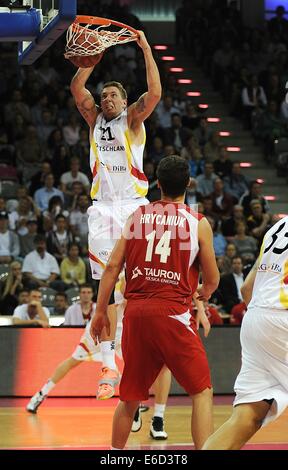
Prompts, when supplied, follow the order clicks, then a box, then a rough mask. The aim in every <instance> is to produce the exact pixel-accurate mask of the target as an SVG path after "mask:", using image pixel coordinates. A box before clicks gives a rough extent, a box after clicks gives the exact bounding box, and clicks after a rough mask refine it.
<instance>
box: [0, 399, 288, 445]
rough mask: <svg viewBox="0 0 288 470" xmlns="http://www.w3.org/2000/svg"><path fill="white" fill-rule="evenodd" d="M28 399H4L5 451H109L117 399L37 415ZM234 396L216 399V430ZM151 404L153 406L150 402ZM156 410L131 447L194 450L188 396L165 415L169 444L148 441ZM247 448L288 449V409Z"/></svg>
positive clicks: (0, 420)
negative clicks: (26, 406)
mask: <svg viewBox="0 0 288 470" xmlns="http://www.w3.org/2000/svg"><path fill="white" fill-rule="evenodd" d="M27 401H28V400H27V399H24V398H21V399H11V398H9V399H4V398H1V399H0V449H23V450H24V449H27V450H28V449H29V450H30V449H31V450H33V449H35V450H41V449H43V450H50V449H51V450H56V449H59V450H85V449H86V450H93V449H95V450H97V449H99V450H100V449H103V450H104V449H109V446H110V435H111V423H112V416H113V412H114V409H115V406H116V404H117V399H116V398H114V399H111V400H107V401H105V402H97V401H96V399H93V398H48V399H47V400H46V402H45V403H44V404H43V405H42V406H41V407H40V408H39V411H38V414H37V415H31V414H30V413H27V411H26V410H25V405H26V404H27ZM231 402H232V399H231V397H222V398H221V397H216V398H215V406H214V423H215V429H216V428H218V427H219V426H220V425H221V424H222V423H223V422H224V421H225V420H226V419H227V417H228V416H230V412H231V404H230V403H231ZM148 404H149V405H152V401H151V400H150V401H149V403H148ZM151 416H152V408H150V409H149V410H148V411H147V412H145V413H142V423H143V424H142V428H141V430H140V431H139V432H137V433H131V435H130V438H129V441H128V446H127V448H129V449H135V450H136V449H150V450H151V449H152V450H153V449H155V450H156V449H162V450H165V449H167V450H168V449H193V445H192V443H191V437H190V417H191V407H190V406H189V398H188V397H171V398H169V402H168V407H167V411H166V415H165V428H166V431H167V433H168V439H167V441H155V440H153V439H151V438H150V437H149V426H150V421H151ZM246 448H247V449H249V448H250V449H259V450H264V449H275V450H276V449H277V450H278V449H288V410H286V412H285V413H284V414H283V415H282V416H281V417H280V418H279V419H278V420H277V421H276V422H274V423H272V424H270V425H269V426H268V427H265V428H263V429H262V430H260V431H259V432H258V433H257V434H256V435H255V436H254V437H253V439H251V441H250V442H249V444H248V445H247V447H246Z"/></svg>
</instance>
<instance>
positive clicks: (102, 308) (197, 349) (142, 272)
mask: <svg viewBox="0 0 288 470" xmlns="http://www.w3.org/2000/svg"><path fill="white" fill-rule="evenodd" d="M157 176H158V182H159V185H160V188H161V192H162V200H161V201H157V202H155V203H152V204H149V205H148V206H142V207H140V208H139V209H138V210H137V211H136V212H135V213H134V214H132V215H131V217H130V218H129V220H128V222H127V224H126V225H125V229H124V232H123V235H122V237H121V239H120V240H119V241H118V242H117V244H116V246H115V248H114V250H113V252H112V255H111V257H110V259H109V262H108V264H107V266H106V269H105V271H104V274H103V276H102V279H101V282H100V287H99V294H98V301H97V308H96V313H95V315H94V317H93V319H92V322H91V336H92V337H93V338H94V340H95V341H97V340H98V339H99V338H100V335H101V331H102V329H103V327H106V328H107V327H108V328H109V318H108V315H107V306H108V302H109V297H110V295H111V292H112V290H113V288H114V285H115V282H116V280H117V278H118V275H119V272H120V271H121V270H122V268H123V265H124V263H126V279H127V284H126V290H125V298H126V299H127V306H126V308H125V312H124V320H123V333H122V353H123V358H124V363H125V365H124V371H123V375H122V379H121V383H120V402H119V404H118V406H117V409H116V411H115V414H114V420H113V433H112V449H123V448H124V446H125V444H126V442H127V439H128V436H129V433H130V430H131V425H132V421H133V417H134V413H135V410H136V409H137V406H138V405H139V402H140V401H142V400H147V399H148V397H149V388H150V387H151V385H152V384H153V382H154V380H155V379H156V377H157V375H158V374H159V372H160V370H161V368H162V367H163V365H164V364H166V365H167V367H168V368H169V369H170V370H171V372H172V374H173V375H174V377H175V378H176V380H177V381H178V382H179V383H180V384H181V385H182V386H183V388H184V389H185V390H186V391H187V393H188V394H189V395H191V396H192V402H193V412H192V421H191V431H192V436H193V440H194V443H195V447H196V448H197V449H199V448H201V446H202V445H203V443H204V442H205V440H206V439H207V437H208V436H209V435H210V434H211V433H212V429H213V426H212V387H211V381H210V372H209V367H208V362H207V357H206V353H205V351H204V347H203V345H202V342H201V340H200V337H199V335H198V333H197V329H196V326H195V321H193V319H192V317H191V313H190V312H191V297H192V291H191V279H190V268H191V266H192V264H193V262H194V260H195V258H196V256H198V259H199V262H200V265H201V269H202V280H203V284H202V287H201V288H200V289H199V297H198V298H199V299H200V300H207V299H208V298H209V297H210V295H211V294H212V292H214V290H215V289H216V287H217V285H218V282H219V272H218V269H217V266H216V261H215V254H214V250H213V237H212V230H211V228H210V226H209V224H208V222H207V220H206V219H205V218H204V217H202V216H201V215H199V214H197V213H195V212H193V211H192V210H191V209H190V208H188V207H187V206H186V205H185V204H184V194H185V190H186V187H187V185H188V182H189V166H188V163H187V162H186V161H185V160H184V159H183V158H181V157H178V156H169V157H166V158H164V159H163V160H161V162H160V164H159V166H158V170H157ZM195 275H197V282H198V272H197V273H195ZM196 285H197V284H196Z"/></svg>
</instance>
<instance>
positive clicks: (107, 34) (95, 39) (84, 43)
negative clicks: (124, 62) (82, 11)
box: [64, 15, 138, 59]
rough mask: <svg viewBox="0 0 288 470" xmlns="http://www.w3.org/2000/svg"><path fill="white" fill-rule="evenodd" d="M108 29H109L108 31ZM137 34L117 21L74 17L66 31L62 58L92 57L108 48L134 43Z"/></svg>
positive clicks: (96, 17)
mask: <svg viewBox="0 0 288 470" xmlns="http://www.w3.org/2000/svg"><path fill="white" fill-rule="evenodd" d="M108 28H109V29H108ZM137 39H138V32H137V30H136V29H134V28H131V27H130V26H127V25H126V24H124V23H120V22H119V21H114V20H109V19H107V18H100V17H98V16H84V15H80V16H76V19H75V20H74V23H72V24H71V26H70V27H69V28H68V30H67V35H66V40H67V42H66V48H65V54H64V57H65V58H66V59H70V58H71V57H74V56H78V57H79V56H94V55H97V54H101V53H102V52H104V51H105V50H106V49H107V48H108V47H111V46H115V45H116V44H125V43H127V42H131V41H136V40H137Z"/></svg>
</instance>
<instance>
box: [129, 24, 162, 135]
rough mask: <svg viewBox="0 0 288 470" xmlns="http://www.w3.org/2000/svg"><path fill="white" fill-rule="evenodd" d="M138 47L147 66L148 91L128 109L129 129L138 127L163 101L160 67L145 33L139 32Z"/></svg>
mask: <svg viewBox="0 0 288 470" xmlns="http://www.w3.org/2000/svg"><path fill="white" fill-rule="evenodd" d="M138 33H139V39H138V41H137V43H138V45H139V46H140V47H141V49H142V51H143V54H144V60H145V65H146V79H147V86H148V91H147V92H146V93H144V94H143V95H142V96H140V98H139V99H138V101H136V103H133V104H132V105H131V106H129V108H128V124H129V127H131V128H132V129H133V127H137V126H138V125H140V124H141V123H142V122H143V121H144V120H145V119H146V118H147V117H148V116H150V114H151V113H152V111H153V110H154V109H155V107H156V105H157V104H158V103H159V101H160V99H161V93H162V87H161V81H160V75H159V71H158V67H157V65H156V62H155V60H154V58H153V54H152V51H151V47H150V45H149V43H148V42H147V39H146V37H145V34H144V33H143V31H138Z"/></svg>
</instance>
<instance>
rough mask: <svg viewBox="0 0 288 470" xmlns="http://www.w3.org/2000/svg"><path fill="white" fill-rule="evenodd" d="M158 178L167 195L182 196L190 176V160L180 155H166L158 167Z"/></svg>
mask: <svg viewBox="0 0 288 470" xmlns="http://www.w3.org/2000/svg"><path fill="white" fill-rule="evenodd" d="M156 174H157V178H158V181H159V184H160V186H161V189H162V191H163V194H165V196H170V197H177V196H182V195H183V194H184V193H185V191H186V188H187V185H188V183H189V178H190V171H189V165H188V162H187V161H186V160H185V158H182V157H179V156H178V155H169V156H168V157H164V158H163V159H162V160H161V161H160V163H159V165H158V168H157V172H156Z"/></svg>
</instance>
